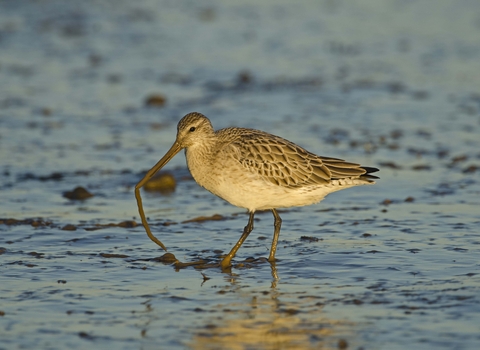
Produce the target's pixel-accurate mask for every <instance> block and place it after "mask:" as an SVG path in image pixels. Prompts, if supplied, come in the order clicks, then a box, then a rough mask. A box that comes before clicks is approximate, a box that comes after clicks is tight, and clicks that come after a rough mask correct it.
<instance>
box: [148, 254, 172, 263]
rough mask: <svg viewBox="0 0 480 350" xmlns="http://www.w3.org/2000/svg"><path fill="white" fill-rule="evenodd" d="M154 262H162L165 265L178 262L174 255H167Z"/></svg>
mask: <svg viewBox="0 0 480 350" xmlns="http://www.w3.org/2000/svg"><path fill="white" fill-rule="evenodd" d="M153 260H154V261H160V262H163V263H167V264H171V263H174V262H175V261H177V258H176V257H175V255H173V254H172V253H165V254H163V255H162V256H160V257H158V258H155V259H153Z"/></svg>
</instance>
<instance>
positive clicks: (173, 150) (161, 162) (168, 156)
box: [135, 141, 182, 251]
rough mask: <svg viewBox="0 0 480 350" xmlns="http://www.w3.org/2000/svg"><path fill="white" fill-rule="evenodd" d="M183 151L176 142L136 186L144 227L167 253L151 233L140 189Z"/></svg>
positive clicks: (136, 196)
mask: <svg viewBox="0 0 480 350" xmlns="http://www.w3.org/2000/svg"><path fill="white" fill-rule="evenodd" d="M181 149H182V147H181V146H180V145H179V144H178V142H177V141H175V143H174V144H173V145H172V147H171V148H170V149H169V150H168V152H167V153H166V154H165V155H164V156H163V157H162V159H160V160H159V161H158V162H157V164H155V165H154V166H153V168H152V169H150V170H149V171H148V172H147V174H146V175H145V176H144V177H143V179H142V180H140V182H139V183H138V184H136V186H135V198H136V199H137V207H138V212H139V214H140V218H141V220H142V224H143V227H144V228H145V231H146V232H147V235H148V237H149V238H150V239H151V240H152V241H154V242H155V243H157V244H158V245H159V246H160V247H162V248H163V249H164V250H165V251H167V248H166V247H165V245H164V244H163V243H162V242H160V240H159V239H158V238H157V237H155V236H154V235H153V234H152V231H150V226H148V222H147V219H146V217H145V212H144V211H143V205H142V197H141V196H140V188H142V186H143V185H145V184H146V183H147V182H148V180H150V179H151V178H152V176H153V175H155V173H156V172H157V171H159V170H160V169H162V168H163V166H164V165H165V164H167V163H168V162H169V161H170V159H172V158H173V157H174V156H175V155H176V154H177V153H178V152H180V150H181Z"/></svg>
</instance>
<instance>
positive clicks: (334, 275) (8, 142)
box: [0, 0, 480, 349]
mask: <svg viewBox="0 0 480 350" xmlns="http://www.w3.org/2000/svg"><path fill="white" fill-rule="evenodd" d="M479 18H480V6H479V5H478V4H477V2H476V1H467V0H464V1H443V2H441V3H438V4H436V5H435V7H432V5H431V3H430V2H427V1H417V2H405V1H393V0H392V1H384V2H378V1H362V2H356V3H355V4H353V3H347V2H336V1H320V2H318V1H307V0H305V1H300V2H295V3H290V2H287V1H281V2H279V1H275V2H274V1H264V2H262V3H261V4H258V3H257V2H250V1H234V2H229V3H222V2H220V1H213V0H212V1H208V2H206V3H202V4H200V3H195V2H190V1H175V2H173V1H153V0H142V1H136V2H127V1H115V2H109V1H83V2H81V3H78V2H71V3H70V2H63V1H49V2H37V1H22V2H14V1H6V2H2V3H0V81H1V84H0V160H1V162H0V196H1V199H2V200H1V202H0V203H1V204H0V206H1V207H0V208H1V209H0V219H2V223H0V232H1V234H0V271H1V272H0V349H14V348H31V349H38V348H42V349H65V348H70V349H83V348H92V347H93V348H96V349H97V348H98V349H103V348H108V349H111V348H119V349H132V348H142V349H153V348H155V349H157V348H166V347H168V348H178V349H184V348H199V349H205V348H207V349H251V348H255V349H310V348H312V349H318V348H325V349H338V348H345V346H346V348H348V349H360V348H363V349H405V348H414V349H453V348H455V349H477V348H478V347H479V346H480V326H479V325H480V298H479V295H480V278H479V276H480V275H479V270H480V264H479V260H478V257H479V256H480V255H479V252H480V230H479V227H480V214H479V210H478V208H479V205H480V202H479V199H478V198H479V194H480V186H479V181H478V172H479V169H480V168H479V166H480V164H479V163H480V153H479V149H480V138H479V137H478V135H479V127H480V97H479V96H480V95H479V94H480V91H479V86H480V85H479V83H478V82H479V81H480V73H479V72H480V24H479V23H480V22H479ZM151 94H160V95H162V96H164V97H165V98H166V104H165V106H163V107H161V108H154V107H147V106H145V102H144V101H145V100H146V99H147V97H148V96H150V95H151ZM194 110H195V111H199V112H202V113H204V114H205V115H207V116H208V117H209V118H210V119H211V121H212V123H213V125H214V127H215V128H222V127H226V126H232V125H235V126H242V127H253V128H257V129H262V130H265V131H268V132H270V133H274V134H277V135H280V136H282V137H285V138H287V139H289V140H291V141H293V142H296V143H298V144H300V145H302V146H304V147H305V148H307V149H308V150H310V151H312V152H314V153H317V154H320V155H323V156H331V157H339V158H344V159H347V160H350V161H354V162H359V163H361V164H365V165H367V166H376V167H379V168H380V169H381V171H380V173H379V176H380V177H381V179H380V180H378V182H377V184H376V185H375V186H364V187H360V188H354V189H350V190H346V191H341V192H338V193H335V194H332V195H330V196H329V197H327V198H326V199H325V200H324V201H323V202H322V203H320V204H318V205H314V206H309V207H304V208H292V209H289V210H283V211H281V212H280V215H281V217H282V219H283V225H282V231H281V235H280V242H279V245H278V251H277V258H278V262H277V263H276V264H275V265H274V266H271V265H270V264H269V263H267V262H266V261H265V260H264V259H262V258H265V257H267V256H268V250H269V248H270V242H271V237H272V234H273V217H272V215H271V213H268V212H266V213H258V214H257V215H256V219H257V220H256V221H255V229H254V231H253V233H252V234H251V235H250V237H249V238H248V240H247V241H246V242H245V243H244V245H243V246H242V248H241V249H240V250H239V252H238V254H237V257H236V258H235V259H234V267H233V269H232V272H231V273H222V272H221V271H220V270H219V269H215V268H207V269H195V268H194V267H189V268H185V269H179V270H178V269H175V268H174V267H173V266H169V265H168V264H163V263H161V262H157V261H155V260H153V259H154V258H157V257H159V256H161V255H163V254H164V252H163V251H162V250H161V249H160V248H159V247H157V246H156V245H155V244H154V243H153V242H151V241H150V240H149V239H148V237H147V236H146V234H145V232H144V229H143V227H142V226H136V227H127V228H124V227H119V226H108V224H115V225H117V224H119V223H121V222H124V221H127V220H134V221H136V222H137V223H139V217H138V212H137V207H136V202H135V198H134V196H133V187H134V185H135V184H136V183H137V182H138V181H139V180H140V179H141V178H142V177H143V175H144V174H145V172H146V171H147V170H148V169H149V168H150V167H152V166H153V165H154V164H155V163H156V162H157V161H158V159H160V157H161V156H163V154H164V153H165V152H166V151H167V150H168V148H169V147H170V145H171V144H172V142H173V141H174V138H175V132H176V123H177V122H178V120H179V119H180V118H181V117H182V116H183V115H184V114H186V113H188V112H191V111H194ZM166 170H169V171H170V172H172V174H173V175H174V176H175V178H176V180H177V187H176V189H175V192H174V193H172V194H169V195H162V194H160V193H152V192H143V194H142V196H143V200H144V206H145V210H146V213H147V216H148V217H149V223H150V225H151V227H152V230H153V232H154V234H155V235H156V236H157V237H158V238H160V239H161V240H162V242H163V243H164V244H165V245H166V246H167V248H168V250H169V252H171V253H173V254H175V256H176V257H177V259H179V260H180V261H182V262H192V261H195V260H198V259H204V260H208V261H218V259H219V255H220V253H221V252H223V253H226V252H228V251H229V250H230V249H231V247H232V246H233V244H234V243H235V242H236V241H237V239H238V238H239V236H240V234H241V232H242V229H243V227H244V226H245V225H246V223H247V220H248V216H247V215H246V213H244V212H243V210H241V209H239V208H235V207H233V206H231V205H229V204H228V203H225V202H224V201H222V200H221V199H219V198H216V197H215V196H213V195H212V194H210V193H208V192H206V191H205V190H203V189H202V188H200V187H199V186H198V185H196V184H195V182H194V181H193V179H191V177H190V176H189V173H188V171H187V169H186V166H185V160H184V156H183V155H182V154H179V155H177V156H176V157H175V158H174V159H173V160H172V161H171V162H170V163H169V165H168V166H167V167H166ZM77 186H83V187H85V188H86V189H88V190H89V191H90V192H91V193H92V194H94V197H92V198H90V199H88V200H85V201H70V200H68V199H66V198H65V197H63V196H62V194H63V193H64V192H66V191H71V190H73V189H74V188H75V187H77ZM214 214H220V215H222V216H223V217H224V220H221V221H205V222H202V223H196V222H191V223H183V222H184V221H186V220H190V219H193V218H196V217H198V216H212V215H214ZM3 218H5V219H6V218H14V219H16V220H19V221H18V222H17V223H14V224H12V222H7V221H6V220H3ZM67 224H70V225H73V226H74V227H75V228H76V230H75V231H68V230H62V228H63V227H64V226H65V225H67ZM305 236H306V237H309V238H310V239H305V238H303V239H302V237H305ZM316 239H318V240H316ZM112 254H113V255H112ZM250 257H251V258H254V259H253V261H252V260H248V259H247V258H250ZM202 274H203V275H202Z"/></svg>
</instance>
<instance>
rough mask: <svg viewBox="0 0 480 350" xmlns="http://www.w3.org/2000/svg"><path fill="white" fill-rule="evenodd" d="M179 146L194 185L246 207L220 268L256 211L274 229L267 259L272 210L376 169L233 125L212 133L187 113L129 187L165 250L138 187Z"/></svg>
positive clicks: (314, 198)
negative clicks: (149, 166) (265, 212)
mask: <svg viewBox="0 0 480 350" xmlns="http://www.w3.org/2000/svg"><path fill="white" fill-rule="evenodd" d="M183 148H185V156H186V158H187V165H188V168H189V170H190V172H191V174H192V176H193V178H194V179H195V181H196V182H197V183H198V184H199V185H200V186H202V187H204V188H206V189H207V190H209V191H210V192H212V193H213V194H215V195H217V196H218V197H220V198H223V199H225V200H226V201H227V202H229V203H231V204H233V205H235V206H237V207H241V208H246V209H247V210H248V212H249V214H250V217H249V220H248V224H247V226H245V229H244V231H243V234H242V236H241V237H240V239H239V240H238V242H237V243H236V244H235V246H234V247H233V248H232V250H231V251H230V253H228V254H227V256H226V257H225V258H224V259H223V260H222V262H221V266H222V268H227V267H229V266H230V265H231V260H232V258H233V257H234V256H235V254H236V252H237V250H238V249H239V248H240V246H241V245H242V243H243V242H244V241H245V239H246V238H247V237H248V235H249V234H250V232H251V231H252V230H253V218H254V214H255V211H256V210H267V209H269V210H271V211H272V213H273V216H274V227H275V230H274V234H273V241H272V247H271V250H270V256H269V258H268V260H269V261H270V262H273V261H275V251H276V250H277V242H278V237H279V235H280V227H281V224H282V220H281V219H280V216H279V215H278V212H277V210H276V209H277V208H289V207H296V206H304V205H309V204H313V203H318V202H320V201H321V200H322V199H323V198H324V197H325V196H326V195H328V194H329V193H332V192H335V191H339V190H343V189H345V188H349V187H354V186H359V185H365V184H373V183H374V181H373V180H372V179H374V178H376V177H375V176H371V175H370V173H373V172H376V171H378V169H376V168H370V167H362V166H360V165H359V164H355V163H349V162H345V161H344V160H342V159H336V158H327V157H320V156H317V155H315V154H313V153H310V152H308V151H306V150H305V149H303V148H301V147H300V146H297V145H296V144H294V143H292V142H290V141H288V140H285V139H283V138H281V137H278V136H275V135H271V134H268V133H266V132H263V131H259V130H254V129H244V128H235V127H234V128H225V129H221V130H217V131H214V130H213V127H212V124H211V123H210V120H209V119H208V118H207V117H205V116H204V115H203V114H200V113H196V112H194V113H189V114H187V115H186V116H185V117H183V118H182V119H181V120H180V122H179V123H178V127H177V138H176V140H175V142H174V143H173V145H172V147H171V148H170V150H169V151H168V152H167V153H166V154H165V155H164V156H163V158H162V159H160V161H158V163H157V164H155V166H154V167H153V168H152V169H150V170H149V171H148V173H147V174H146V175H145V177H144V178H143V179H142V180H141V181H140V182H139V183H138V184H137V185H136V186H135V197H136V198H137V203H138V209H139V212H140V216H141V218H142V223H143V225H144V227H145V230H146V231H147V234H148V236H149V237H150V239H152V240H153V241H154V242H155V243H157V244H158V245H160V246H161V247H162V248H163V249H165V250H166V248H165V246H164V245H163V244H162V242H160V241H159V240H158V239H157V238H156V237H155V236H153V234H152V233H151V231H150V228H149V226H148V223H147V221H146V219H145V214H144V212H143V207H142V200H141V197H140V188H141V187H142V186H143V185H144V184H145V183H146V182H147V181H148V180H149V179H150V178H151V177H152V176H153V175H154V174H155V173H156V172H157V171H158V170H160V169H161V168H162V167H163V166H164V165H165V164H166V163H167V162H168V161H170V159H172V158H173V157H174V156H175V155H176V154H177V153H178V152H179V151H180V150H182V149H183Z"/></svg>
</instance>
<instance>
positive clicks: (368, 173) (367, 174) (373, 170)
mask: <svg viewBox="0 0 480 350" xmlns="http://www.w3.org/2000/svg"><path fill="white" fill-rule="evenodd" d="M361 168H362V169H363V170H365V174H363V175H362V177H366V178H367V179H379V177H378V176H374V175H371V173H376V172H377V171H378V169H377V168H374V167H370V166H362V167H361Z"/></svg>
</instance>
